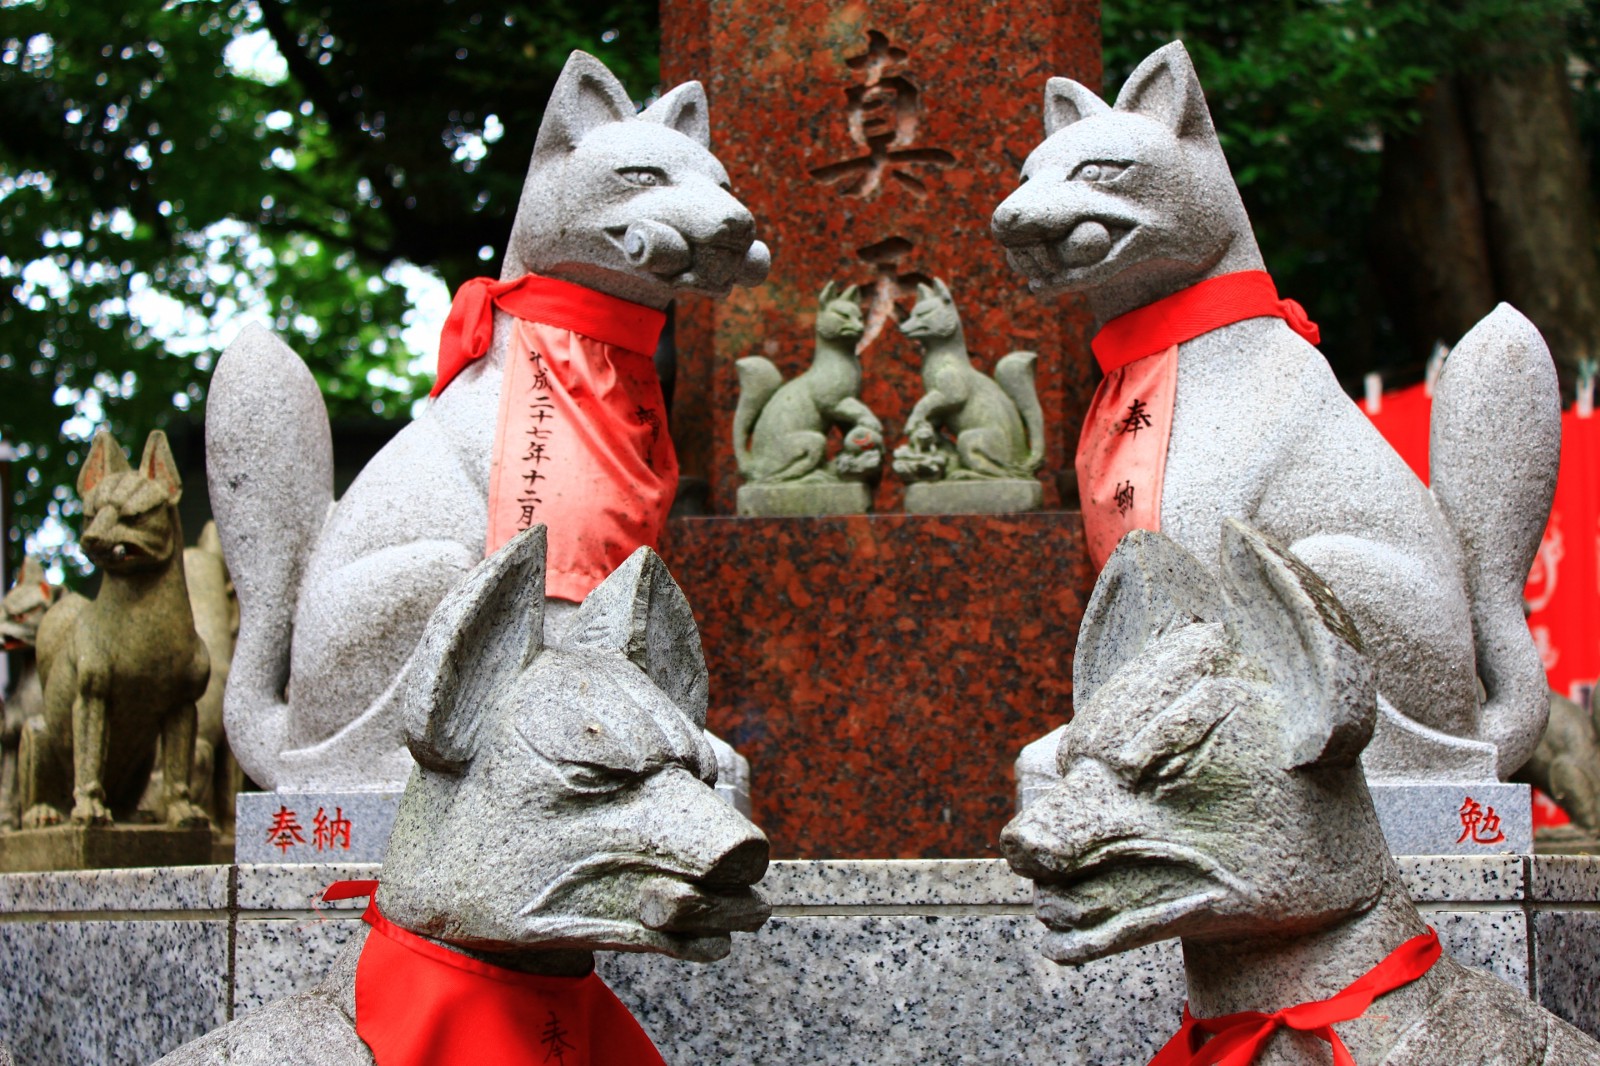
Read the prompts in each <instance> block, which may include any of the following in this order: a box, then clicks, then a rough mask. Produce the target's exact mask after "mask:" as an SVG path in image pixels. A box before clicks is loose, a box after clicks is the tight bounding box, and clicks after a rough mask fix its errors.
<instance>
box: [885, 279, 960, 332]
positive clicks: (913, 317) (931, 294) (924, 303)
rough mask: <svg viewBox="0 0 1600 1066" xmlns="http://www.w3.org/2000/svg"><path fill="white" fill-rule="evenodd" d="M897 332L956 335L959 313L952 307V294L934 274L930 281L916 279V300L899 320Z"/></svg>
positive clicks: (954, 303)
mask: <svg viewBox="0 0 1600 1066" xmlns="http://www.w3.org/2000/svg"><path fill="white" fill-rule="evenodd" d="M900 332H901V333H904V334H905V335H906V336H908V337H911V338H914V339H916V340H930V339H937V338H945V337H960V336H961V335H962V330H961V314H960V312H959V311H957V310H956V298H955V297H954V296H952V295H950V289H949V287H948V286H947V285H945V283H944V282H943V281H941V280H940V279H938V278H934V279H933V283H932V284H931V285H930V284H928V283H926V282H920V281H919V282H918V283H917V302H916V303H915V304H913V305H912V306H911V313H910V314H908V315H906V317H905V321H903V322H901V323H900Z"/></svg>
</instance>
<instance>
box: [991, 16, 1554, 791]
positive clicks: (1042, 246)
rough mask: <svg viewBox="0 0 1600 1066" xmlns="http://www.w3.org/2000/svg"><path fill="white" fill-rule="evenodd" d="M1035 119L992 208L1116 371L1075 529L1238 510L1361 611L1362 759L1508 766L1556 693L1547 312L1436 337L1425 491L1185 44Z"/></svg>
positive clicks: (1415, 768) (1020, 264) (1379, 763)
mask: <svg viewBox="0 0 1600 1066" xmlns="http://www.w3.org/2000/svg"><path fill="white" fill-rule="evenodd" d="M1045 132H1046V139H1045V141H1044V142H1043V143H1042V144H1041V145H1039V147H1038V148H1037V149H1035V150H1034V152H1033V153H1032V155H1030V156H1029V158H1028V160H1027V163H1026V164H1025V165H1024V167H1023V170H1022V175H1023V178H1024V180H1025V184H1023V185H1022V186H1021V187H1020V188H1019V189H1017V190H1016V192H1014V193H1012V194H1011V196H1010V197H1008V198H1007V199H1006V200H1005V202H1004V203H1002V204H1001V205H1000V206H999V207H998V208H997V209H996V210H995V213H994V219H993V230H994V233H995V236H996V237H997V238H998V239H999V240H1000V242H1001V243H1002V244H1003V245H1004V246H1005V249H1006V257H1007V259H1008V260H1009V261H1010V263H1011V264H1012V266H1013V267H1014V268H1015V269H1016V270H1018V271H1019V272H1020V273H1022V274H1023V275H1024V276H1025V277H1026V278H1027V279H1028V283H1029V285H1030V286H1031V287H1032V288H1034V289H1035V290H1036V291H1038V292H1040V293H1058V292H1080V293H1083V294H1084V295H1085V296H1086V297H1087V298H1088V301H1089V306H1090V308H1091V309H1092V310H1093V312H1094V315H1095V318H1096V319H1097V320H1098V321H1099V323H1100V324H1101V330H1100V333H1099V335H1097V336H1096V338H1095V341H1094V344H1095V348H1096V354H1097V358H1100V359H1101V361H1102V366H1103V367H1104V368H1105V369H1106V370H1107V375H1108V376H1107V378H1106V381H1105V383H1104V384H1103V385H1102V386H1101V391H1100V393H1099V394H1097V397H1096V401H1095V406H1094V408H1093V409H1092V410H1091V413H1090V419H1089V424H1088V425H1087V426H1086V428H1085V431H1084V438H1083V440H1082V441H1081V442H1080V447H1079V470H1078V480H1079V489H1080V495H1082V497H1083V499H1084V510H1085V526H1086V528H1089V527H1091V526H1094V527H1095V528H1096V529H1099V530H1100V531H1101V532H1100V534H1099V537H1100V543H1101V544H1102V545H1103V548H1096V538H1097V535H1096V533H1095V531H1094V529H1091V530H1090V543H1091V550H1092V551H1095V552H1097V553H1098V552H1100V551H1102V550H1103V551H1105V552H1109V546H1110V545H1114V544H1115V542H1116V538H1117V536H1119V535H1120V533H1121V532H1123V531H1125V530H1126V529H1127V528H1141V527H1142V528H1157V529H1160V530H1161V531H1162V532H1164V533H1166V534H1167V535H1168V536H1170V537H1171V538H1172V539H1173V540H1175V541H1176V542H1177V543H1178V544H1180V545H1182V546H1183V547H1184V548H1186V549H1188V550H1189V551H1190V552H1191V553H1193V554H1194V555H1196V556H1197V557H1199V558H1201V559H1211V558H1214V557H1215V554H1216V553H1215V545H1216V536H1217V530H1218V528H1219V527H1220V526H1221V523H1222V520H1223V519H1224V518H1225V517H1233V518H1239V519H1242V520H1244V521H1246V522H1248V523H1249V524H1251V525H1252V526H1254V527H1257V528H1259V529H1261V530H1262V531H1264V532H1265V533H1267V534H1268V535H1270V536H1272V537H1273V538H1275V539H1277V540H1280V541H1282V542H1283V543H1285V544H1287V545H1289V547H1290V549H1291V550H1292V551H1293V552H1294V553H1295V554H1296V555H1297V556H1298V557H1300V558H1301V559H1303V560H1304V561H1305V563H1306V565H1308V566H1310V567H1311V568H1312V569H1314V570H1315V571H1316V572H1317V573H1319V574H1321V575H1322V576H1323V577H1324V578H1325V579H1326V580H1327V582H1328V584H1329V585H1330V586H1332V588H1333V589H1334V591H1335V592H1337V593H1338V594H1339V597H1340V599H1341V600H1342V601H1343V602H1344V604H1345V607H1346V608H1347V609H1348V610H1349V612H1350V614H1351V617H1353V618H1354V619H1355V621H1356V624H1357V625H1358V626H1359V627H1360V630H1361V633H1362V635H1363V637H1364V638H1365V640H1366V646H1367V648H1368V649H1369V651H1370V653H1371V655H1372V659H1373V662H1374V664H1375V665H1376V668H1377V671H1378V692H1379V700H1378V707H1379V715H1378V725H1377V733H1376V736H1375V737H1374V739H1373V742H1372V745H1371V746H1370V747H1369V748H1368V749H1367V753H1366V756H1365V763H1366V768H1367V774H1368V776H1369V778H1373V779H1380V780H1381V779H1401V778H1409V779H1435V780H1438V779H1479V780H1486V779H1492V778H1496V777H1499V778H1503V777H1505V776H1506V775H1508V774H1510V773H1511V772H1512V771H1513V770H1515V769H1516V768H1517V767H1518V766H1520V765H1521V764H1522V763H1523V762H1524V761H1525V760H1526V759H1527V758H1528V756H1529V754H1530V753H1531V752H1532V751H1533V749H1534V746H1535V744H1537V743H1538V740H1539V736H1540V733H1541V731H1542V730H1543V728H1544V722H1545V716H1546V713H1547V711H1546V697H1545V675H1544V668H1543V665H1542V664H1541V662H1540V660H1539V655H1538V652H1537V651H1536V650H1535V648H1534V645H1533V640H1532V638H1531V637H1530V635H1529V632H1528V627H1527V625H1526V623H1525V622H1524V620H1523V613H1522V589H1523V584H1524V582H1525V580H1526V578H1527V574H1528V568H1529V565H1530V564H1531V562H1532V560H1533V557H1534V553H1535V551H1536V550H1537V548H1538V544H1539V538H1540V535H1541V533H1542V531H1543V529H1544V525H1545V520H1546V517H1547V516H1548V514H1549V509H1550V502H1551V499H1552V496H1553V492H1554V486H1555V474H1556V466H1557V460H1558V451H1559V444H1558V442H1559V435H1560V400H1559V396H1558V393H1557V387H1556V377H1555V370H1554V366H1553V365H1552V363H1551V359H1550V354H1549V351H1548V350H1547V349H1546V347H1545V345H1544V342H1543V340H1542V339H1541V338H1540V336H1539V334H1538V331H1537V330H1535V329H1534V328H1533V326H1532V325H1531V324H1530V323H1529V322H1528V320H1527V319H1525V318H1524V317H1523V316H1522V315H1520V314H1519V313H1517V312H1516V311H1515V310H1513V309H1512V308H1510V307H1508V306H1505V305H1501V306H1500V307H1499V308H1498V309H1496V310H1495V311H1494V312H1493V313H1491V314H1490V315H1489V316H1488V317H1486V318H1485V319H1484V320H1483V321H1482V322H1480V323H1479V324H1478V325H1477V326H1476V327H1474V328H1473V329H1472V331H1471V332H1469V333H1468V334H1467V336H1466V337H1464V338H1462V340H1461V342H1460V344H1458V345H1457V346H1456V348H1455V349H1454V351H1453V352H1452V353H1451V355H1450V357H1449V360H1448V361H1447V362H1446V363H1445V364H1444V369H1443V371H1442V373H1441V375H1440V378H1439V381H1438V384H1437V386H1436V388H1435V391H1434V403H1433V425H1432V447H1431V450H1430V453H1431V454H1430V462H1431V468H1430V476H1431V482H1432V488H1431V490H1430V489H1429V488H1426V487H1424V486H1423V485H1422V484H1421V482H1420V481H1418V479H1417V478H1416V477H1414V476H1413V475H1412V474H1411V473H1410V472H1409V470H1408V469H1407V468H1406V466H1405V464H1404V462H1403V461H1402V460H1401V459H1400V458H1399V456H1398V455H1396V454H1395V453H1394V451H1393V450H1392V449H1391V448H1390V447H1389V446H1388V445H1387V444H1386V443H1385V442H1384V440H1383V438H1382V437H1380V436H1379V434H1378V432H1377V431H1376V430H1375V429H1374V428H1373V427H1372V425H1371V424H1370V422H1368V420H1367V419H1366V418H1365V417H1364V416H1363V415H1362V414H1361V412H1360V411H1359V409H1358V408H1357V407H1356V405H1355V404H1354V403H1353V402H1351V400H1350V399H1349V398H1348V397H1347V396H1346V395H1345V393H1344V391H1343V390H1342V389H1341V388H1340V386H1339V383H1338V381H1337V380H1336V379H1335V378H1334V375H1333V373H1332V371H1331V370H1330V368H1329V367H1328V364H1327V362H1326V360H1324V359H1323V357H1322V356H1321V354H1320V353H1318V352H1317V350H1316V349H1315V348H1313V347H1312V345H1311V344H1310V343H1307V340H1306V338H1307V337H1309V336H1314V335H1315V327H1313V326H1311V325H1310V324H1309V323H1308V322H1306V321H1304V316H1303V313H1302V312H1300V311H1299V309H1298V307H1297V306H1291V304H1292V302H1291V301H1280V300H1278V299H1277V296H1276V292H1275V290H1274V288H1273V286H1272V283H1271V279H1270V278H1269V277H1268V276H1267V275H1266V274H1265V273H1264V271H1263V263H1262V259H1261V253H1260V252H1259V250H1258V249H1257V246H1256V242H1255V238H1254V236H1253V235H1252V233H1251V230H1250V222H1249V219H1248V218H1247V217H1246V216H1245V212H1244V207H1243V204H1242V202H1241V201H1240V199H1239V193H1238V190H1237V189H1236V188H1235V186H1234V183H1233V179H1232V176H1231V174H1230V172H1229V169H1228V162H1227V160H1226V158H1224V156H1223V153H1222V148H1221V145H1220V144H1219V143H1218V140H1217V135H1216V131H1215V130H1214V129H1213V127H1212V124H1211V116H1210V112H1209V111H1208V110H1207V108H1206V102H1205V97H1204V95H1203V94H1202V92H1201V89H1200V83H1199V81H1198V80H1197V78H1196V76H1195V72H1194V68H1193V66H1192V65H1191V64H1190V61H1189V57H1188V54H1187V53H1186V52H1185V51H1184V48H1183V45H1182V44H1181V43H1173V44H1170V45H1168V46H1166V47H1165V48H1162V49H1160V50H1159V51H1157V52H1155V53H1154V54H1153V55H1151V56H1150V57H1149V58H1147V59H1146V60H1145V61H1144V62H1143V63H1141V64H1140V65H1139V67H1138V69H1136V70H1135V71H1134V72H1133V74H1132V75H1131V76H1130V77H1129V79H1128V81H1127V83H1126V84H1125V85H1124V86H1123V88H1122V91H1121V93H1120V94H1119V95H1118V97H1117V103H1116V106H1115V107H1112V106H1110V105H1107V104H1106V103H1105V102H1104V101H1102V100H1101V99H1100V98H1099V97H1098V96H1096V95H1095V94H1094V93H1093V92H1092V91H1090V90H1089V89H1087V88H1085V87H1084V86H1082V85H1079V84H1078V83H1076V82H1073V81H1070V80H1068V79H1066V78H1052V79H1051V80H1050V82H1049V85H1048V87H1047V88H1046V91H1045ZM1180 319H1181V321H1179V320H1180ZM1180 326H1181V327H1185V328H1180ZM1197 330H1198V331H1199V332H1196V331H1197ZM1174 364H1175V366H1174ZM1168 375H1170V376H1168ZM1163 412H1166V413H1163ZM1162 442H1164V445H1163V443H1162ZM1147 445H1148V446H1151V450H1150V451H1147V452H1139V451H1138V450H1137V449H1138V448H1142V447H1145V446H1147ZM1106 456H1111V457H1112V458H1110V459H1106V458H1104V457H1106ZM1124 456H1125V457H1127V465H1126V467H1125V468H1124V467H1123V466H1121V465H1119V464H1120V463H1121V462H1122V458H1121V457H1124ZM1141 515H1142V517H1141ZM1101 558H1103V555H1102V556H1101ZM1480 683H1481V685H1482V693H1480V689H1479V685H1480ZM1024 760H1025V761H1031V762H1034V763H1043V762H1045V761H1047V756H1045V755H1043V754H1040V753H1036V752H1032V751H1030V752H1029V753H1028V754H1026V755H1025V756H1024ZM1025 770H1026V768H1024V771H1025Z"/></svg>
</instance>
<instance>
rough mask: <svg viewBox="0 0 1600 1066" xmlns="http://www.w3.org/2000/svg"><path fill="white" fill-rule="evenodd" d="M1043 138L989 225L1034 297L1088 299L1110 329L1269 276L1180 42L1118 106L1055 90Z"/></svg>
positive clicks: (1065, 88) (1137, 79)
mask: <svg viewBox="0 0 1600 1066" xmlns="http://www.w3.org/2000/svg"><path fill="white" fill-rule="evenodd" d="M1044 129H1045V140H1044V142H1043V143H1042V144H1040V145H1039V147H1037V148H1035V149H1034V150H1033V153H1032V154H1031V155H1029V156H1028V159H1027V162H1026V163H1024V164H1023V167H1022V182H1023V184H1022V186H1021V188H1019V189H1017V191H1016V192H1014V193H1012V194H1011V195H1010V196H1008V197H1007V198H1006V199H1005V200H1004V201H1003V202H1002V203H1001V204H1000V206H999V207H998V208H996V209H995V213H994V218H993V220H992V223H991V227H992V229H993V231H994V235H995V237H996V238H997V239H998V240H999V241H1000V243H1001V245H1003V246H1004V248H1005V251H1006V259H1007V261H1008V262H1010V264H1011V266H1012V268H1013V269H1014V270H1016V271H1017V272H1019V273H1020V274H1022V275H1023V276H1024V277H1026V278H1027V279H1028V285H1029V287H1030V288H1032V289H1033V290H1034V291H1036V292H1087V293H1089V294H1090V300H1091V303H1092V304H1093V305H1094V310H1095V313H1096V315H1097V317H1099V318H1100V319H1101V320H1102V321H1104V320H1105V319H1107V318H1112V317H1115V316H1116V315H1117V314H1121V313H1123V312H1124V311H1127V310H1131V309H1132V308H1134V307H1139V306H1142V305H1144V304H1146V303H1149V302H1150V301H1152V300H1155V299H1159V298H1160V297H1162V296H1166V295H1168V294H1170V293H1172V292H1175V291H1177V290H1178V289H1181V288H1184V287H1186V286H1188V285H1192V284H1194V283H1195V282H1197V281H1200V280H1202V279H1204V278H1206V277H1209V276H1211V275H1213V274H1220V273H1227V272H1231V271H1236V270H1260V269H1262V262H1261V255H1260V252H1259V251H1258V250H1257V248H1256V244H1255V238H1254V236H1253V235H1252V234H1251V231H1250V220H1249V218H1248V217H1247V216H1246V214H1245V210H1244V204H1243V202H1242V201H1241V200H1240V199H1239V191H1238V189H1237V187H1236V186H1235V185H1234V182H1233V175H1232V172H1231V171H1230V170H1229V169H1228V161H1227V159H1226V158H1225V157H1224V156H1223V153H1222V145H1221V143H1220V142H1219V141H1218V140H1217V132H1216V130H1215V128H1214V127H1213V126H1212V124H1211V112H1210V111H1209V110H1208V109H1207V108H1206V100H1205V94H1204V93H1203V92H1202V90H1201V88H1200V81H1199V79H1198V78H1197V77H1196V76H1195V71H1194V65H1193V64H1192V63H1191V62H1190V60H1189V53H1188V52H1187V51H1186V50H1185V49H1184V47H1183V43H1182V42H1180V41H1174V42H1173V43H1172V44H1169V45H1167V46H1166V47H1164V48H1161V49H1159V50H1158V51H1156V52H1154V53H1152V54H1151V55H1150V56H1149V57H1148V58H1146V59H1145V61H1144V62H1143V63H1140V64H1139V66H1138V68H1137V69H1135V70H1134V72H1133V74H1132V75H1130V76H1129V78H1128V81H1127V83H1126V84H1125V85H1123V87H1122V91H1121V92H1120V93H1119V94H1118V95H1117V102H1116V104H1115V106H1112V105H1108V104H1106V103H1105V101H1103V100H1101V99H1100V97H1099V96H1097V95H1096V94H1095V93H1094V92H1093V91H1092V90H1090V89H1088V88H1085V87H1084V86H1082V85H1080V84H1078V83H1077V82H1075V81H1072V80H1070V79H1068V78H1051V79H1050V81H1049V83H1048V84H1047V85H1046V86H1045V99H1044Z"/></svg>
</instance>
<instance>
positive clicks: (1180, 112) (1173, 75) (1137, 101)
mask: <svg viewBox="0 0 1600 1066" xmlns="http://www.w3.org/2000/svg"><path fill="white" fill-rule="evenodd" d="M1116 110H1118V111H1129V112H1133V113H1134V114H1138V115H1143V116H1145V117H1146V118H1151V119H1155V120H1156V121H1157V122H1160V123H1161V124H1162V125H1164V126H1166V127H1167V128H1168V129H1170V130H1171V131H1172V132H1173V133H1175V134H1177V135H1178V137H1180V138H1189V137H1204V138H1211V139H1215V138H1216V130H1215V129H1214V128H1213V127H1212V125H1211V109H1210V108H1208V107H1207V106H1206V94H1205V91H1204V90H1203V89H1201V88H1200V78H1199V76H1198V75H1196V74H1195V72H1194V63H1193V62H1191V61H1190V59H1189V50H1188V49H1186V48H1185V47H1184V46H1183V42H1182V41H1173V42H1172V43H1171V44H1169V45H1166V46H1165V47H1163V48H1158V49H1156V50H1155V51H1154V52H1151V53H1150V54H1149V55H1148V56H1146V57H1145V60H1144V62H1143V63H1140V64H1139V65H1138V66H1137V67H1136V68H1134V71H1133V73H1132V74H1130V75H1128V80H1127V82H1126V83H1125V84H1124V85H1123V86H1122V91H1121V92H1120V93H1118V94H1117V107H1116Z"/></svg>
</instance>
